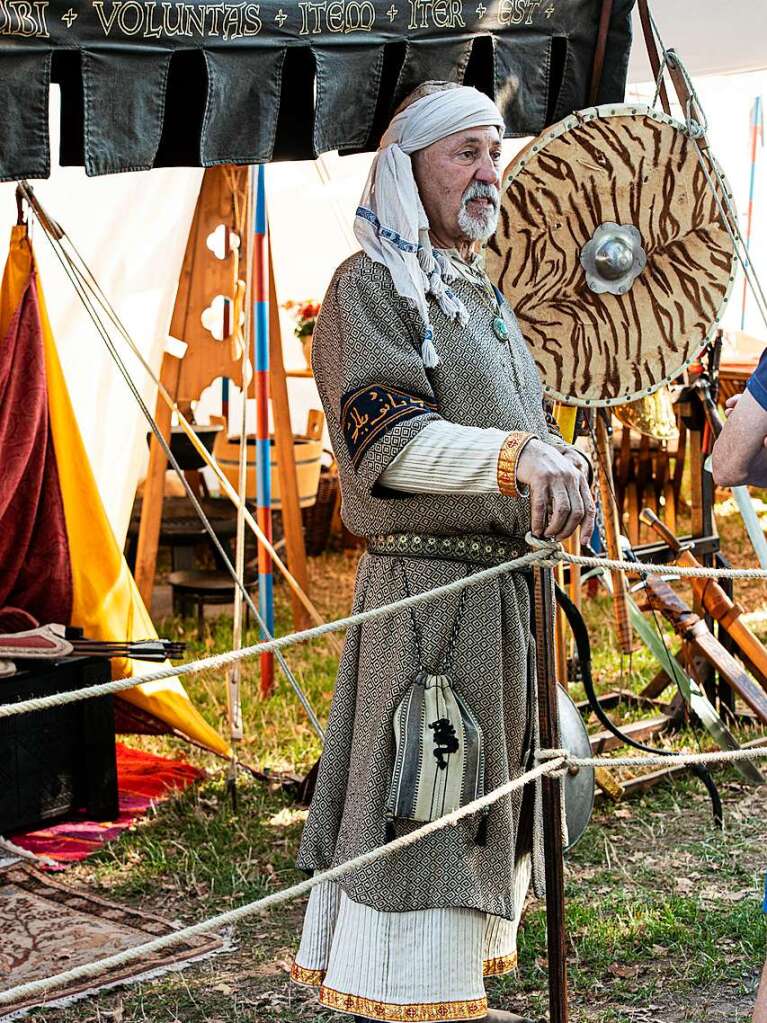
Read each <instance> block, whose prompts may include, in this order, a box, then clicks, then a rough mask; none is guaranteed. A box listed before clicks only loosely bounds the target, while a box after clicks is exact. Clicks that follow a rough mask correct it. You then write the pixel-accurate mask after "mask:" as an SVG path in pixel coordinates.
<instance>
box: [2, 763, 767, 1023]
mask: <svg viewBox="0 0 767 1023" xmlns="http://www.w3.org/2000/svg"><path fill="white" fill-rule="evenodd" d="M759 758H767V747H754V748H752V749H743V750H725V751H716V752H713V753H680V754H674V755H672V756H659V755H650V754H647V755H643V756H631V757H606V756H602V757H575V756H572V755H571V754H570V753H569V752H568V751H567V750H564V749H551V750H540V751H539V752H538V753H537V754H536V759H537V760H538V761H539V763H538V766H537V767H534V768H533V769H532V770H530V771H527V772H526V773H525V774H522V775H520V776H519V777H518V778H513V779H511V780H510V781H508V782H506V784H505V785H501V786H499V787H498V788H497V789H494V790H493V791H492V792H489V793H487V794H486V795H484V796H482V797H480V798H479V799H475V800H474V801H473V802H471V803H467V804H466V806H462V807H460V808H459V809H458V810H455V811H453V813H449V814H446V815H445V816H444V817H440V818H439V819H438V820H435V821H430V822H429V823H428V824H424V825H423V827H420V828H417V829H416V830H415V831H411V832H410V833H409V834H407V835H401V836H400V837H398V838H395V839H394V840H393V841H391V842H389V843H388V844H386V845H382V846H378V847H377V848H376V849H371V850H370V851H369V852H366V853H362V854H361V855H360V856H356V857H354V859H351V860H347V861H346V862H345V863H341V864H339V865H338V866H336V867H331V868H330V869H329V870H324V871H322V872H321V873H318V874H315V875H314V876H313V877H310V878H308V879H307V880H306V881H301V882H299V883H298V884H295V885H293V886H292V887H290V888H284V889H283V890H282V891H279V892H274V893H273V894H272V895H267V896H265V897H264V898H262V899H257V900H255V901H254V902H249V903H247V904H246V905H244V906H238V907H237V908H236V909H230V910H228V911H227V912H225V913H219V914H217V915H216V916H213V917H210V918H209V919H207V920H202V921H200V922H199V923H196V924H192V925H191V926H189V927H183V928H181V929H180V930H177V931H172V932H171V933H170V934H164V935H162V936H161V937H159V938H153V939H152V940H151V941H147V942H144V943H143V944H141V945H135V946H133V947H132V948H127V949H124V950H123V951H121V952H117V953H116V954H115V955H111V956H107V957H105V958H104V959H100V960H98V961H97V962H93V963H85V964H83V965H81V966H75V967H73V968H72V969H71V970H66V971H64V972H63V973H57V974H55V975H54V976H52V977H44V978H41V979H40V980H33V981H29V982H28V983H26V984H19V985H17V986H16V987H12V988H9V989H8V990H6V991H2V992H0V1006H1V1005H8V1004H10V1003H12V1002H15V1001H20V1000H21V999H26V998H31V997H36V996H38V995H43V994H46V993H47V992H48V991H52V990H54V989H56V988H61V987H64V986H66V985H68V984H70V983H72V982H74V981H80V980H87V979H89V978H91V977H95V976H97V975H99V974H101V973H103V972H105V971H106V970H110V969H114V968H116V967H120V966H124V965H126V964H127V963H131V962H133V961H134V960H136V959H142V958H144V957H145V956H148V955H150V954H152V953H153V952H159V951H161V950H163V949H165V948H168V947H170V946H171V945H177V944H179V943H180V942H184V941H186V940H187V939H189V938H194V937H197V936H198V935H200V934H206V933H208V932H209V931H213V930H217V929H218V928H221V927H227V926H231V925H233V924H236V923H239V922H240V921H241V920H244V919H246V918H247V917H249V916H253V915H254V914H256V913H263V912H265V911H266V910H269V909H272V908H274V907H275V906H279V905H282V904H283V903H286V902H290V901H292V900H293V899H297V898H300V897H301V896H303V895H306V894H307V893H308V892H310V891H311V890H312V888H316V887H317V886H318V885H320V884H324V883H325V882H330V881H338V880H339V879H340V878H342V877H344V876H345V875H347V874H350V873H352V872H354V871H355V870H359V869H360V868H361V867H366V866H369V865H370V864H371V863H375V862H377V861H378V860H381V859H384V858H385V857H387V856H393V855H395V854H396V853H398V852H400V851H401V850H402V849H405V848H407V847H408V846H411V845H414V844H415V843H416V842H418V841H420V840H421V839H422V838H425V837H426V836H427V835H432V834H434V833H435V832H437V831H441V830H443V829H444V828H448V827H452V826H455V825H456V824H458V822H459V821H461V820H462V819H463V818H464V817H469V816H471V815H472V814H475V813H478V812H479V811H480V810H484V809H486V808H487V807H490V806H492V805H493V804H494V803H496V802H498V800H500V799H502V798H503V797H504V796H508V795H510V794H511V793H512V792H515V791H516V790H517V789H520V788H522V787H523V786H524V785H528V784H529V783H530V782H533V781H537V780H538V779H540V778H542V777H544V776H547V775H548V776H550V777H559V776H561V775H562V774H565V773H566V772H567V771H569V770H570V769H572V768H581V767H598V766H607V767H623V766H626V767H629V766H631V767H633V766H645V765H647V766H649V765H654V764H661V765H663V766H664V767H674V766H682V767H683V766H689V765H692V764H710V763H726V762H728V761H735V760H756V759H759Z"/></svg>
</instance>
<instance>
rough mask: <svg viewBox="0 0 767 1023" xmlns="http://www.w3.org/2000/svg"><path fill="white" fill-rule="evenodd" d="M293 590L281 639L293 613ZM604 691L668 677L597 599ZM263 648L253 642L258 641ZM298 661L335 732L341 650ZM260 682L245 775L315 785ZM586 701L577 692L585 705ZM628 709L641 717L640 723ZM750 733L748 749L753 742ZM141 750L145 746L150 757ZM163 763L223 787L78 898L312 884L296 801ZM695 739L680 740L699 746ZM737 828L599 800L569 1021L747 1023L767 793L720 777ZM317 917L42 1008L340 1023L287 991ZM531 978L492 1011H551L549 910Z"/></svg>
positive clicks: (186, 804)
mask: <svg viewBox="0 0 767 1023" xmlns="http://www.w3.org/2000/svg"><path fill="white" fill-rule="evenodd" d="M721 510H722V512H723V514H722V515H721V517H720V526H721V529H722V534H723V545H724V548H725V550H726V551H727V553H728V555H729V556H730V557H731V558H732V560H733V562H734V563H736V564H747V563H750V560H751V559H750V557H749V555H748V552H747V551H745V550H744V543H743V539H742V536H741V532H740V529H739V527H738V524H737V520H736V517H735V516H734V515H727V514H724V513H725V512H726V511H727V509H726V508H724V509H721ZM354 563H355V556H354V555H353V554H348V553H347V554H331V555H327V556H325V557H323V558H322V559H318V560H315V562H314V564H313V569H312V572H313V578H312V586H313V595H314V596H315V597H316V601H317V603H318V605H319V606H320V608H321V610H322V611H323V613H324V614H325V615H327V616H328V617H331V616H332V617H337V616H340V615H341V614H343V613H346V611H347V610H348V607H349V602H350V598H351V592H352V587H353V573H354ZM738 594H739V597H740V600H741V602H742V603H743V604H744V605H745V606H746V607H747V608H748V610H749V612H750V613H751V616H752V621H753V622H754V625H755V627H756V628H757V630H761V632H762V634H763V635H764V634H765V633H766V632H767V613H765V614H764V616H761V612H762V610H763V609H765V610H767V590H765V588H764V587H762V586H760V585H758V584H749V585H748V586H746V585H744V586H742V587H739V588H738ZM283 596H284V595H283V594H281V593H279V591H278V600H279V605H278V616H279V627H280V629H281V630H287V629H288V627H289V618H288V614H287V607H286V605H285V603H284V601H283ZM587 613H588V620H589V626H590V631H591V635H592V641H593V642H594V648H595V649H594V652H595V677H596V680H597V683H598V686H600V687H602V688H607V687H612V686H614V685H615V684H616V682H617V681H619V680H620V681H621V682H622V684H623V685H624V686H627V687H629V686H630V687H631V688H634V689H638V688H641V686H642V685H643V684H644V683H645V682H646V681H647V680H648V679H649V678H650V677H652V675H653V674H654V670H655V669H654V667H653V665H652V663H651V661H650V659H649V657H647V656H646V655H645V654H643V653H637V654H635V655H634V657H633V658H632V663H631V665H630V666H629V665H628V664H626V663H623V664H622V663H621V659H620V657H619V655H618V654H616V652H615V650H614V649H613V645H612V639H611V631H610V623H611V616H610V608H609V605H608V604H607V602H606V601H605V600H603V599H594V600H592V601H590V602H589V603H588V608H587ZM163 632H164V633H165V634H174V635H175V634H178V635H185V636H186V637H187V639H190V641H191V642H190V651H189V653H190V654H192V653H197V652H199V651H200V650H204V651H206V652H213V651H215V650H219V649H224V648H226V647H227V646H228V645H229V642H230V638H231V622H230V621H228V620H227V619H225V618H222V619H219V620H218V622H216V623H215V624H213V625H212V626H211V628H210V630H209V632H208V634H207V635H206V637H205V639H204V641H203V642H202V643H200V644H198V643H197V641H196V640H195V639H192V636H193V628H192V623H184V622H181V621H178V620H175V619H174V620H169V621H167V622H165V623H163ZM254 640H255V634H251V636H249V637H248V641H254ZM288 659H289V661H290V664H291V666H292V668H293V670H294V671H295V673H296V675H297V677H298V678H299V680H300V681H301V683H302V685H303V686H304V688H305V689H306V691H307V693H308V694H309V697H310V699H311V700H312V702H313V704H314V706H315V708H316V709H317V711H318V713H319V714H320V717H321V718H324V717H325V715H326V714H327V710H328V707H329V703H330V698H331V692H332V685H333V675H334V669H335V654H334V652H333V649H332V647H331V645H330V642H329V641H327V640H326V641H324V642H321V643H317V644H314V645H311V646H305V647H304V646H301V647H293V648H291V649H290V651H289V653H288ZM186 684H187V687H188V689H189V691H190V693H191V694H192V696H193V698H194V700H195V701H196V703H197V705H198V706H199V707H200V708H201V710H202V712H203V713H204V714H205V715H206V717H207V718H208V719H209V720H210V721H211V722H212V723H218V722H220V721H222V720H223V718H224V716H225V695H224V693H225V690H224V685H223V679H222V677H221V676H220V675H217V674H210V675H205V674H200V675H197V676H196V677H189V678H187V679H186ZM256 693H257V667H256V666H254V665H251V664H246V665H245V666H244V670H243V709H244V720H245V722H246V730H247V737H246V739H245V741H244V743H243V746H242V757H243V759H244V760H246V761H248V762H249V763H251V764H253V765H254V766H256V767H260V768H264V767H268V768H271V769H273V770H277V771H293V772H296V773H303V772H305V771H306V770H307V769H308V768H309V767H310V766H311V764H312V763H313V762H314V761H315V759H316V757H317V756H318V753H319V744H318V741H317V739H316V737H315V736H314V734H313V732H312V731H311V728H310V726H309V725H308V724H307V723H306V722H305V719H304V717H303V715H302V712H301V710H300V708H299V707H298V704H297V702H296V700H295V698H294V697H293V695H292V693H291V692H290V690H289V689H288V688H287V686H286V684H285V683H284V682H283V681H282V680H278V685H277V690H276V693H275V696H274V697H273V698H272V699H271V700H270V701H268V702H266V703H264V702H261V701H260V700H259V699H258V698H257V695H256ZM576 695H577V691H576ZM624 709H625V708H624ZM742 737H743V738H747V737H749V735H747V734H745V733H743V735H742ZM138 741H139V740H136V742H138ZM141 741H142V743H143V744H144V745H148V746H149V747H150V748H152V749H154V750H156V751H157V752H173V753H175V754H176V755H178V754H179V753H181V754H183V755H184V756H186V757H187V758H188V759H191V760H194V761H195V762H197V763H200V764H203V765H204V766H205V767H206V768H207V770H208V772H209V776H208V779H207V780H206V781H205V782H204V783H203V784H201V785H200V786H198V787H197V788H196V789H194V790H192V791H188V792H187V793H185V794H183V795H182V796H179V797H177V798H175V799H172V800H170V801H169V802H167V803H164V804H162V805H160V806H159V807H157V808H156V810H155V811H154V812H153V813H151V814H150V815H149V816H148V817H147V818H146V819H145V820H143V821H142V822H141V823H139V824H138V825H137V826H136V827H135V828H134V829H132V830H131V831H130V832H128V833H127V834H125V835H124V836H123V837H122V838H121V839H120V840H119V841H118V842H115V843H112V844H111V845H108V846H106V847H104V849H103V850H102V852H100V853H99V854H98V855H97V856H95V857H93V858H92V859H90V860H88V861H87V862H86V863H83V864H81V865H79V866H77V867H75V868H73V869H72V870H70V871H69V872H68V874H67V878H66V880H67V881H68V883H70V884H72V885H74V886H78V885H82V886H87V887H89V888H91V889H93V890H96V891H98V892H100V893H102V894H104V895H105V896H106V897H109V898H113V899H116V900H118V901H122V902H126V903H131V904H135V905H138V906H140V907H143V908H145V909H149V910H154V911H157V912H160V913H162V914H163V915H165V916H166V917H169V918H174V919H178V920H180V921H184V922H191V921H196V920H199V919H202V918H204V917H206V916H208V915H211V914H213V913H215V912H217V911H220V910H222V909H224V908H227V907H230V906H234V905H239V904H241V903H243V902H246V901H249V900H252V899H255V898H258V897H259V896H261V895H263V894H265V893H266V892H270V891H274V890H276V889H279V888H283V887H285V886H287V885H289V884H291V883H292V882H294V881H296V880H297V879H298V874H297V873H296V871H295V870H294V868H293V865H292V864H293V857H294V853H295V849H296V846H297V842H298V839H299V836H300V831H301V826H302V822H303V819H304V812H303V811H302V810H301V809H300V808H298V807H297V806H296V805H295V804H294V803H293V802H291V801H290V800H289V799H288V798H287V797H286V796H285V795H284V793H282V792H281V791H280V790H279V789H278V788H276V787H275V788H273V789H269V788H268V787H267V786H265V785H264V784H263V783H261V782H257V781H255V780H252V779H250V778H248V776H247V775H243V776H242V777H241V781H240V785H239V805H238V812H237V813H236V814H235V813H234V812H233V810H232V807H231V803H230V801H229V800H228V797H227V794H226V789H225V770H224V768H223V767H222V766H221V765H220V764H219V763H218V762H216V761H215V760H214V759H213V758H212V757H209V756H207V755H205V754H203V753H201V752H199V751H195V750H190V749H189V748H188V747H182V746H181V745H180V744H179V743H178V742H177V741H175V740H169V739H145V740H141ZM698 741H699V737H698V736H697V735H696V734H694V733H693V732H691V731H689V732H684V733H682V734H681V735H680V736H678V737H676V739H675V740H674V743H675V745H679V744H681V745H683V746H686V747H687V748H693V749H694V748H696V747H697V743H698ZM716 777H717V781H718V782H719V784H720V788H721V790H722V795H723V799H724V803H725V818H726V826H725V830H724V832H719V831H716V830H714V829H713V827H712V825H711V820H710V809H709V804H708V801H707V798H706V797H705V796H704V794H702V793H701V791H700V787H699V786H698V785H697V783H695V782H694V781H690V780H688V779H682V780H677V781H675V782H673V783H667V784H664V785H662V786H659V787H657V788H655V789H653V790H652V791H651V792H649V793H647V794H646V795H644V796H642V797H639V798H633V799H631V800H627V801H622V802H619V803H615V804H613V803H605V804H600V805H599V807H598V809H597V811H596V813H595V815H594V819H593V822H592V824H591V826H590V828H589V830H588V831H587V833H586V835H585V836H584V838H583V840H582V841H581V842H580V844H579V845H578V846H577V847H576V848H575V849H574V850H573V851H572V852H571V854H570V855H569V857H568V862H567V880H566V883H567V914H568V930H569V954H570V983H571V1006H572V1009H571V1018H572V1020H573V1021H574V1023H746V1021H747V1020H750V1007H751V1005H752V1004H753V996H754V987H755V984H756V980H757V976H758V972H759V969H760V966H761V963H762V962H763V959H764V946H765V936H766V929H765V923H764V917H763V915H762V913H761V910H760V899H759V893H760V886H761V882H762V878H763V875H764V871H765V868H767V842H766V841H765V833H766V831H767V828H766V826H765V821H766V820H767V793H765V791H764V789H759V790H753V789H746V788H745V787H743V786H742V785H741V784H740V782H739V780H738V777H737V775H735V774H734V772H732V771H729V770H723V771H717V772H716ZM302 908H303V904H302V903H296V904H291V905H290V906H288V907H287V908H284V909H282V910H280V912H279V913H274V914H272V915H270V916H265V917H254V918H251V919H250V920H249V921H248V922H247V923H246V924H244V925H242V926H240V927H239V928H238V929H237V932H236V934H235V935H233V939H234V940H235V942H236V947H235V949H234V950H233V951H232V952H231V953H229V954H227V955H224V956H220V957H217V958H215V959H212V960H208V961H207V962H204V963H200V964H198V965H196V966H194V967H192V968H190V969H188V970H186V971H184V972H182V973H178V974H171V975H168V976H167V977H165V978H161V979H159V980H157V981H154V982H150V983H146V984H141V985H138V986H134V987H130V988H127V989H125V990H124V991H121V992H115V993H110V994H104V995H102V996H100V997H97V998H93V999H90V1000H89V1001H87V1002H84V1003H80V1004H78V1005H77V1006H75V1007H73V1008H71V1009H69V1010H55V1011H54V1010H47V1009H41V1010H37V1011H36V1012H35V1013H34V1014H33V1018H34V1019H35V1020H37V1021H45V1023H75V1021H76V1023H107V1021H109V1023H276V1021H280V1023H309V1021H312V1023H331V1021H332V1023H341V1020H342V1019H343V1018H345V1017H340V1016H334V1015H333V1014H331V1013H329V1012H327V1011H324V1010H320V1009H319V1008H318V1007H317V1005H316V1004H315V1002H314V1000H313V998H312V996H311V995H310V994H309V993H307V992H305V991H304V990H303V989H299V988H295V987H294V986H292V985H291V984H290V983H289V981H288V976H287V974H288V969H289V964H290V960H291V956H292V954H293V952H294V951H295V948H296V945H297V941H298V934H299V930H300V922H301V916H302ZM520 967H521V968H520V971H519V974H518V976H515V977H509V978H503V979H500V980H496V981H492V982H491V983H490V985H489V991H490V997H491V1001H492V1002H493V1003H494V1004H496V1005H498V1006H500V1007H503V1006H508V1007H511V1008H514V1009H516V1010H517V1011H526V1012H528V1013H531V1014H536V1013H538V1014H542V1013H544V1012H545V1009H546V998H545V991H546V966H545V916H544V912H543V908H542V906H541V905H539V904H538V903H536V902H533V901H531V902H530V904H529V906H528V909H527V912H526V916H525V922H524V926H523V930H522V933H521V938H520Z"/></svg>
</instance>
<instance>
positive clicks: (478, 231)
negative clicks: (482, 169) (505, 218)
mask: <svg viewBox="0 0 767 1023" xmlns="http://www.w3.org/2000/svg"><path fill="white" fill-rule="evenodd" d="M471 199H491V200H492V202H493V205H492V206H487V207H486V208H484V209H483V210H482V212H481V213H479V214H471V213H469V208H468V203H469V201H470V200H471ZM499 205H500V196H499V194H498V189H497V188H496V187H495V186H494V185H487V184H485V183H484V182H481V181H472V183H471V184H470V185H469V187H468V188H467V189H466V191H465V192H464V193H463V196H462V198H461V208H460V210H459V211H458V227H459V228H460V230H461V232H462V233H463V234H464V236H465V237H466V238H468V239H469V240H470V241H473V242H486V241H487V239H488V238H490V236H491V235H492V234H494V233H495V229H496V226H497V224H498V209H499Z"/></svg>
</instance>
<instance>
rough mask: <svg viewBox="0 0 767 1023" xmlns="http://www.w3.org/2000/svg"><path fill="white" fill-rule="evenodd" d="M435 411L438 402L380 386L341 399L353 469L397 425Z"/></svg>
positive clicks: (355, 392) (342, 421)
mask: <svg viewBox="0 0 767 1023" xmlns="http://www.w3.org/2000/svg"><path fill="white" fill-rule="evenodd" d="M436 409H437V405H436V402H431V401H427V400H426V399H425V398H419V397H418V396H417V395H415V394H408V393H407V392H406V391H399V390H397V388H395V387H384V386H380V385H378V384H373V385H371V386H368V387H360V388H359V389H358V390H356V391H350V392H349V393H348V394H345V395H344V397H343V399H342V400H341V428H342V430H343V432H344V438H345V440H346V446H347V448H348V449H349V454H350V455H351V459H352V465H353V466H354V468H355V469H356V468H357V467H358V466H359V464H360V462H361V461H362V459H363V457H364V456H365V453H366V452H367V451H368V450H369V449H370V447H371V446H372V445H373V444H375V442H376V441H377V440H380V438H381V437H383V436H384V435H385V434H387V433H388V432H389V431H390V430H391V429H393V428H394V427H395V426H398V425H399V424H400V423H404V422H406V421H407V420H408V419H415V417H416V416H422V415H424V414H426V413H429V412H435V411H436Z"/></svg>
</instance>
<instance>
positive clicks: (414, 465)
mask: <svg viewBox="0 0 767 1023" xmlns="http://www.w3.org/2000/svg"><path fill="white" fill-rule="evenodd" d="M507 437H508V431H505V430H497V429H495V428H494V427H490V428H489V429H480V428H479V427H477V426H461V425H460V424H459V423H450V422H448V421H447V420H446V419H438V420H435V421H434V422H432V423H429V424H428V426H425V427H424V428H423V430H421V432H420V433H419V434H417V436H415V437H414V438H413V439H412V440H411V441H410V443H409V444H408V445H407V446H406V447H404V448H403V449H402V451H400V453H399V454H398V455H396V457H395V458H393V459H392V461H391V462H390V463H389V464H388V465H387V467H386V469H384V471H383V473H382V474H381V476H380V478H379V483H381V484H382V485H383V486H385V487H388V488H389V489H390V490H401V491H405V492H406V493H410V494H497V493H499V490H498V456H499V454H500V452H501V447H502V445H503V442H504V441H505V440H506V438H507Z"/></svg>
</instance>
